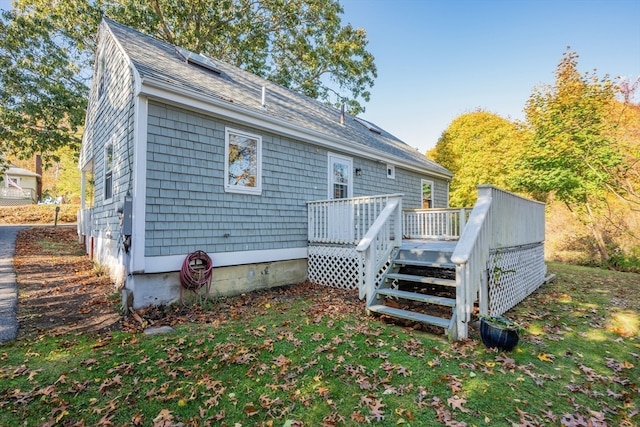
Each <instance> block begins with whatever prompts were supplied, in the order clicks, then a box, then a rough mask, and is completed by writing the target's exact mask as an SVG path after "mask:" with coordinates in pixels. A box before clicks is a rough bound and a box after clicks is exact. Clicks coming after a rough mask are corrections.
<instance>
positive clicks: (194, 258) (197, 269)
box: [180, 251, 213, 291]
mask: <svg viewBox="0 0 640 427" xmlns="http://www.w3.org/2000/svg"><path fill="white" fill-rule="evenodd" d="M212 276H213V261H211V258H210V257H209V255H207V253H206V252H204V251H195V252H192V253H190V254H189V255H187V257H186V258H185V259H184V262H183V263H182V269H180V283H181V284H182V287H183V288H184V289H187V290H190V291H197V290H198V289H200V288H201V287H203V286H205V285H207V286H208V285H209V284H210V283H211V277H212Z"/></svg>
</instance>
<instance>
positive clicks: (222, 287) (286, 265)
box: [122, 259, 307, 309]
mask: <svg viewBox="0 0 640 427" xmlns="http://www.w3.org/2000/svg"><path fill="white" fill-rule="evenodd" d="M306 279H307V260H306V259H296V260H289V261H277V262H268V263H260V264H249V265H236V266H230V267H216V268H214V269H213V280H212V282H211V289H210V296H211V297H212V298H215V297H217V296H230V295H239V294H242V293H245V292H251V291H255V290H258V289H267V288H272V287H276V286H284V285H291V284H295V283H300V282H304V281H305V280H306ZM180 288H181V284H180V274H179V272H177V271H176V272H171V273H159V274H135V275H131V276H129V277H128V278H127V280H126V289H125V291H124V292H123V301H122V302H123V305H128V306H132V307H133V308H135V309H138V308H142V307H146V306H149V305H165V304H171V303H173V302H176V301H178V300H179V299H180ZM184 297H185V298H188V297H189V295H188V293H184Z"/></svg>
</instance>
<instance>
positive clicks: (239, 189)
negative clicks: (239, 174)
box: [224, 128, 262, 195]
mask: <svg viewBox="0 0 640 427" xmlns="http://www.w3.org/2000/svg"><path fill="white" fill-rule="evenodd" d="M231 134H233V135H240V136H244V137H247V138H251V139H255V140H256V145H257V147H256V151H257V153H256V157H257V159H256V186H255V187H246V186H242V185H232V184H230V183H229V136H230V135H231ZM224 191H225V192H228V193H241V194H253V195H260V194H262V137H261V136H259V135H254V134H252V133H249V132H244V131H241V130H238V129H233V128H225V132H224Z"/></svg>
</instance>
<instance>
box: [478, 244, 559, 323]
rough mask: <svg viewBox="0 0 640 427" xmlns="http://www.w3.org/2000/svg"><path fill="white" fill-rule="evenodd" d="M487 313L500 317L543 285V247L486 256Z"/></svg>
mask: <svg viewBox="0 0 640 427" xmlns="http://www.w3.org/2000/svg"><path fill="white" fill-rule="evenodd" d="M487 268H488V271H489V313H490V314H491V315H493V316H500V315H501V314H503V313H504V312H506V311H507V310H509V309H510V308H512V307H514V306H515V305H516V304H518V303H519V302H520V301H522V300H523V299H525V298H526V297H527V296H529V295H530V294H531V293H532V292H533V291H535V290H536V289H538V288H539V287H540V285H542V284H543V283H544V280H545V275H546V274H547V266H546V264H545V262H544V245H543V244H539V245H535V246H532V245H527V246H522V247H518V248H505V249H499V250H498V251H496V252H495V253H491V254H490V255H489V261H488V262H487Z"/></svg>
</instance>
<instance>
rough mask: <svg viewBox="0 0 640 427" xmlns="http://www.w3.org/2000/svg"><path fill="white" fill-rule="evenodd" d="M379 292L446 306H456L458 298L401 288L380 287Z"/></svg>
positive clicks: (389, 295)
mask: <svg viewBox="0 0 640 427" xmlns="http://www.w3.org/2000/svg"><path fill="white" fill-rule="evenodd" d="M377 292H378V294H379V295H385V296H388V297H398V298H403V299H408V300H412V301H419V302H424V303H429V304H436V305H442V306H446V307H455V305H456V300H455V299H453V298H445V297H439V296H435V295H426V294H420V293H417V292H408V291H401V290H399V289H391V288H384V289H378V291H377Z"/></svg>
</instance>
